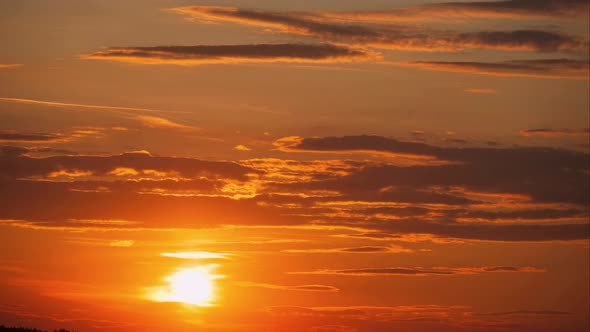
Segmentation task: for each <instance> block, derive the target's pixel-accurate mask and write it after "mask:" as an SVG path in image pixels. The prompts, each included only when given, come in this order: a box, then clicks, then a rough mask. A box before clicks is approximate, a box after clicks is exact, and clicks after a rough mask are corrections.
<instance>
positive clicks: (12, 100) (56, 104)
mask: <svg viewBox="0 0 590 332" xmlns="http://www.w3.org/2000/svg"><path fill="white" fill-rule="evenodd" d="M0 101H3V102H8V103H17V104H29V105H43V106H52V107H75V108H82V109H85V108H88V109H102V110H118V111H140V112H149V113H186V112H182V111H168V110H159V109H151V108H141V107H127V106H110V105H91V104H77V103H66V102H58V101H47V100H37V99H22V98H8V97H0Z"/></svg>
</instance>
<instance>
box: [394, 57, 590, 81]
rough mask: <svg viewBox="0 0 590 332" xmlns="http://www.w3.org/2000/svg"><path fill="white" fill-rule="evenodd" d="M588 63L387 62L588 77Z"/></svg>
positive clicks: (498, 72)
mask: <svg viewBox="0 0 590 332" xmlns="http://www.w3.org/2000/svg"><path fill="white" fill-rule="evenodd" d="M588 62H589V60H571V59H540V60H539V59H535V60H513V61H504V62H449V61H410V62H398V63H391V62H390V63H388V64H392V65H397V66H402V67H416V68H421V69H426V70H435V71H447V72H458V73H468V74H480V75H492V76H511V77H530V78H550V79H572V80H588V73H589V71H588Z"/></svg>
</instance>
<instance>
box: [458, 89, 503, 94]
mask: <svg viewBox="0 0 590 332" xmlns="http://www.w3.org/2000/svg"><path fill="white" fill-rule="evenodd" d="M463 91H465V92H468V93H474V94H484V95H493V94H496V90H494V89H482V88H469V89H465V90H463Z"/></svg>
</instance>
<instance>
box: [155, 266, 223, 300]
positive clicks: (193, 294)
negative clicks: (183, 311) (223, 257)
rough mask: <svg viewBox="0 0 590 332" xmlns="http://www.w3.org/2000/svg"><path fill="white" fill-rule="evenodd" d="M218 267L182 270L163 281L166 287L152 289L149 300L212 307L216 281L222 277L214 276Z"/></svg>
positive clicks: (197, 267)
mask: <svg viewBox="0 0 590 332" xmlns="http://www.w3.org/2000/svg"><path fill="white" fill-rule="evenodd" d="M216 267H217V265H215V264H209V265H204V266H196V267H187V268H180V269H178V270H177V271H176V272H175V273H173V274H171V275H169V276H167V277H165V278H164V279H163V281H165V282H166V285H164V286H158V287H152V288H150V290H149V291H148V298H150V299H151V300H154V301H157V302H180V303H186V304H191V305H197V306H210V305H211V304H212V301H213V300H214V294H215V279H218V278H220V277H221V276H219V275H216V274H213V270H214V269H215V268H216Z"/></svg>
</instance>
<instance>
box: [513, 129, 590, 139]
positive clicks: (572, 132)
mask: <svg viewBox="0 0 590 332" xmlns="http://www.w3.org/2000/svg"><path fill="white" fill-rule="evenodd" d="M520 135H521V136H542V137H562V136H588V135H590V129H588V128H586V129H549V128H538V129H523V130H521V131H520Z"/></svg>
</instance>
